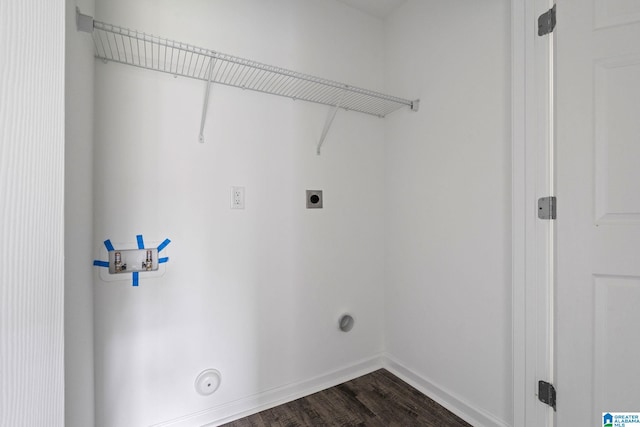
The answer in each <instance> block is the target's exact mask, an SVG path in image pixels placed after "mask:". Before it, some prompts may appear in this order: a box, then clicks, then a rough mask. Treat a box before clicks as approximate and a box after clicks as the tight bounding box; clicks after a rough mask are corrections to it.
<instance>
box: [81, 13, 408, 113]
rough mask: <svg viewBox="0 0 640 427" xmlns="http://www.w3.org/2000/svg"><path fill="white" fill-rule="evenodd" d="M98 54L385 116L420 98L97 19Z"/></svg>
mask: <svg viewBox="0 0 640 427" xmlns="http://www.w3.org/2000/svg"><path fill="white" fill-rule="evenodd" d="M93 41H94V46H95V56H96V57H97V58H99V59H102V60H104V61H113V62H118V63H122V64H128V65H133V66H136V67H140V68H146V69H150V70H156V71H161V72H163V73H168V74H172V75H175V76H183V77H189V78H194V79H198V80H204V81H209V82H212V83H219V84H223V85H227V86H234V87H238V88H242V89H248V90H253V91H257V92H263V93H269V94H272V95H278V96H284V97H287V98H291V99H294V100H297V99H299V100H303V101H309V102H315V103H318V104H324V105H331V106H334V107H336V106H338V107H339V108H343V109H345V110H353V111H359V112H361V113H365V114H371V115H374V116H379V117H384V116H386V115H387V114H389V113H392V112H393V111H396V110H398V109H400V108H402V107H405V106H406V107H409V108H411V109H412V110H414V111H416V110H417V109H418V101H411V100H408V99H403V98H398V97H395V96H391V95H385V94H382V93H379V92H374V91H371V90H367V89H363V88H359V87H355V86H350V85H346V84H343V83H338V82H335V81H332V80H327V79H323V78H320V77H315V76H311V75H308V74H302V73H298V72H296V71H291V70H287V69H284V68H279V67H274V66H272V65H267V64H262V63H259V62H256V61H252V60H249V59H244V58H239V57H237V56H232V55H227V54H224V53H220V52H216V51H213V50H210V49H204V48H200V47H196V46H191V45H188V44H185V43H181V42H177V41H172V40H167V39H163V38H160V37H156V36H153V35H150V34H145V33H140V32H138V31H135V30H129V29H127V28H123V27H118V26H116V25H111V24H106V23H104V22H100V21H93Z"/></svg>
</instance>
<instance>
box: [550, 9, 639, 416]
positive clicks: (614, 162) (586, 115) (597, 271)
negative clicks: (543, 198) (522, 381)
mask: <svg viewBox="0 0 640 427" xmlns="http://www.w3.org/2000/svg"><path fill="white" fill-rule="evenodd" d="M557 10H558V26H557V28H556V32H555V37H556V42H557V45H556V48H557V50H556V67H557V68H556V104H555V105H556V168H557V169H556V177H557V181H556V185H557V196H558V219H557V223H556V225H557V248H556V249H557V252H556V253H557V269H556V316H557V317H556V320H557V323H556V328H557V329H556V331H557V335H556V357H557V359H556V366H557V372H556V375H557V376H556V382H557V384H556V386H557V387H556V388H557V391H558V403H557V405H558V406H557V409H558V412H557V415H556V416H557V418H556V425H557V426H562V427H571V426H576V427H586V426H602V425H603V424H602V418H601V415H602V412H603V411H620V412H640V1H638V0H558V3H557Z"/></svg>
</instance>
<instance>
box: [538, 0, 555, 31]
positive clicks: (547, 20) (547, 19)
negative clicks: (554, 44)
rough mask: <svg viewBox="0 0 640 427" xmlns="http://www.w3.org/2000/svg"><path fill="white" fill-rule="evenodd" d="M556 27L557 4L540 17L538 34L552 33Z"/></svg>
mask: <svg viewBox="0 0 640 427" xmlns="http://www.w3.org/2000/svg"><path fill="white" fill-rule="evenodd" d="M554 28H556V5H555V4H554V5H553V7H552V8H551V9H549V10H547V11H546V12H545V13H543V14H542V15H540V16H539V17H538V35H539V36H544V35H545V34H549V33H552V32H553V30H554Z"/></svg>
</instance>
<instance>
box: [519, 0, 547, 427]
mask: <svg viewBox="0 0 640 427" xmlns="http://www.w3.org/2000/svg"><path fill="white" fill-rule="evenodd" d="M549 8H550V2H549V0H533V1H527V0H511V102H512V104H511V113H512V116H511V133H512V134H511V138H512V145H511V149H512V151H511V155H512V174H511V179H512V188H511V197H512V200H511V203H512V212H511V214H512V218H511V230H512V265H511V267H512V270H511V271H512V333H513V335H512V345H513V348H512V375H513V385H512V386H513V390H512V395H513V425H514V426H515V427H526V426H531V427H533V426H535V427H538V426H543V427H551V426H553V424H554V414H553V410H552V409H551V408H549V407H546V406H545V405H544V404H542V403H541V402H539V401H538V399H537V383H538V380H546V381H551V382H552V381H553V363H554V355H553V339H554V337H553V336H554V325H553V318H552V316H553V312H554V308H553V292H552V286H553V261H552V259H551V256H553V235H552V233H553V230H552V229H551V231H550V232H549V227H553V225H552V224H550V223H547V224H544V223H541V222H540V221H541V220H539V219H538V218H537V199H538V198H539V197H543V196H549V195H553V194H542V193H541V191H542V192H544V191H545V190H544V189H542V190H541V187H544V185H543V184H541V183H545V182H547V179H550V178H549V176H550V173H551V172H550V171H552V169H553V168H552V166H553V165H552V161H550V162H549V164H548V165H545V164H542V163H541V161H540V159H541V158H543V157H544V156H548V155H549V152H548V151H547V152H544V150H547V149H548V148H547V147H548V145H547V146H545V144H541V143H540V142H541V138H542V139H544V138H546V137H549V135H550V134H552V129H551V131H549V129H550V126H551V120H550V119H548V117H549V116H550V114H551V113H549V111H543V110H544V107H543V108H542V109H541V107H540V105H539V104H540V102H539V98H540V95H539V94H540V93H544V91H546V93H549V88H550V87H551V85H552V81H551V79H550V76H551V73H550V72H549V70H550V68H551V67H550V65H549V62H548V59H549V58H551V55H550V54H549V52H552V51H551V50H550V49H547V48H546V47H541V40H542V39H540V38H538V36H537V17H538V15H540V14H541V13H543V12H544V11H545V10H547V9H549ZM545 49H546V50H547V51H546V52H544V51H543V50H545ZM551 54H552V53H551ZM545 61H547V62H546V63H545ZM541 91H542V92H541ZM548 108H551V104H550V103H549V105H548ZM545 115H546V116H545ZM543 146H545V148H541V147H543ZM541 150H542V151H541ZM545 169H546V170H545ZM543 174H547V176H542V175H543ZM551 183H552V181H551ZM551 191H553V188H552V184H551Z"/></svg>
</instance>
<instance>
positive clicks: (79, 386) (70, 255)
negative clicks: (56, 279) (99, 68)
mask: <svg viewBox="0 0 640 427" xmlns="http://www.w3.org/2000/svg"><path fill="white" fill-rule="evenodd" d="M94 3H95V2H94V1H93V0H67V1H66V20H67V22H66V64H65V72H66V86H65V164H66V167H65V248H64V250H65V293H64V296H65V304H64V309H65V311H64V314H65V338H66V340H65V353H64V355H65V396H66V399H65V403H66V406H65V425H66V427H86V426H91V425H93V423H94V394H93V267H92V265H91V264H92V261H93V258H92V255H93V231H92V230H93V75H94V62H95V61H94V59H93V42H92V41H91V37H90V36H89V35H88V34H87V33H83V32H78V30H77V28H76V6H79V7H80V10H81V11H82V13H84V14H88V15H92V14H93V11H94V6H95V4H94Z"/></svg>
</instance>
